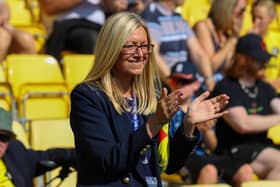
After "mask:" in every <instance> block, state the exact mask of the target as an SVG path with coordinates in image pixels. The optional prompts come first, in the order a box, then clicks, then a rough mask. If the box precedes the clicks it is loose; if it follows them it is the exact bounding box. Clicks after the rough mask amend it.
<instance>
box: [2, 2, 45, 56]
mask: <svg viewBox="0 0 280 187" xmlns="http://www.w3.org/2000/svg"><path fill="white" fill-rule="evenodd" d="M7 2H8V5H9V7H10V14H11V18H10V21H9V23H10V24H11V25H13V26H14V27H16V28H18V29H20V30H24V31H27V32H29V33H31V34H32V35H33V37H34V39H35V42H36V43H35V47H36V51H37V52H38V53H39V52H42V51H43V46H44V43H45V40H46V37H47V34H46V30H45V27H44V26H43V24H42V23H41V22H40V21H39V20H38V19H39V18H38V16H39V15H35V14H38V13H34V11H33V9H31V7H33V8H35V7H37V8H38V9H39V5H38V4H37V5H36V2H35V0H25V1H24V0H7ZM37 3H38V2H37Z"/></svg>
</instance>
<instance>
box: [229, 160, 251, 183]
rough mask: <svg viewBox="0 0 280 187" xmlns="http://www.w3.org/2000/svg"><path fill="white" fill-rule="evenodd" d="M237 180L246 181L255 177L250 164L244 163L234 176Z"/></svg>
mask: <svg viewBox="0 0 280 187" xmlns="http://www.w3.org/2000/svg"><path fill="white" fill-rule="evenodd" d="M233 179H234V180H235V181H239V182H244V181H250V180H253V179H254V171H253V169H252V167H251V166H250V165H249V164H244V165H242V166H241V167H240V168H239V170H238V171H237V172H236V174H235V175H234V178H233Z"/></svg>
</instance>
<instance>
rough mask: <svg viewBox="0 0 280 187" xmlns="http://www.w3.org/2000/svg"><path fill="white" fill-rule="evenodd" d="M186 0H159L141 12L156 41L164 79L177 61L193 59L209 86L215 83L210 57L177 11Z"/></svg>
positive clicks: (157, 54)
mask: <svg viewBox="0 0 280 187" xmlns="http://www.w3.org/2000/svg"><path fill="white" fill-rule="evenodd" d="M182 3H183V1H175V0H159V1H156V2H152V3H150V4H149V5H148V6H147V7H146V8H145V10H144V11H143V12H142V13H141V16H142V18H143V19H144V20H145V22H146V24H147V26H148V28H149V32H150V33H151V36H152V40H153V43H154V44H155V56H156V60H157V63H158V67H159V70H160V74H161V79H162V80H163V81H165V82H167V84H168V77H169V76H170V74H171V69H172V67H173V66H174V65H175V64H176V63H180V62H184V63H194V64H195V66H196V67H197V69H198V71H199V73H201V74H202V76H203V77H204V78H205V82H206V85H207V88H208V89H210V90H211V89H212V88H213V87H214V81H213V79H212V68H211V64H210V61H209V58H208V57H207V55H206V54H205V53H204V51H203V50H202V47H201V46H200V44H199V42H198V40H197V38H196V37H195V35H194V33H193V31H192V29H191V28H190V27H189V25H188V24H187V23H186V21H185V20H184V19H183V17H182V16H181V15H180V14H178V13H176V12H175V9H176V8H177V7H178V6H180V5H182Z"/></svg>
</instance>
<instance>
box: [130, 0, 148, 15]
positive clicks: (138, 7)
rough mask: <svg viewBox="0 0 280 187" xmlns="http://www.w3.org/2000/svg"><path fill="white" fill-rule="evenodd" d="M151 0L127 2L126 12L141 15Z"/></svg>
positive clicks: (131, 0)
mask: <svg viewBox="0 0 280 187" xmlns="http://www.w3.org/2000/svg"><path fill="white" fill-rule="evenodd" d="M152 1H153V0H128V11H130V12H134V13H136V14H141V12H142V11H143V10H144V9H145V7H146V6H147V5H148V4H149V3H150V2H152Z"/></svg>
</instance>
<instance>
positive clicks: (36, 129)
mask: <svg viewBox="0 0 280 187" xmlns="http://www.w3.org/2000/svg"><path fill="white" fill-rule="evenodd" d="M30 144H31V147H32V148H33V149H35V150H46V149H48V148H54V147H74V136H73V133H72V131H71V128H70V122H69V119H59V120H32V121H31V122H30ZM60 169H61V168H58V169H56V170H54V171H51V172H48V173H47V174H46V177H45V178H46V182H48V181H49V180H51V179H52V178H54V177H55V176H57V175H58V173H59V171H60ZM76 178H77V172H72V173H70V175H69V176H68V177H67V178H66V179H65V180H64V181H63V183H62V184H61V185H60V187H75V186H76V183H77V180H76ZM59 183H60V180H59V179H57V180H54V181H53V182H51V184H50V185H48V187H55V186H58V184H59Z"/></svg>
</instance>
